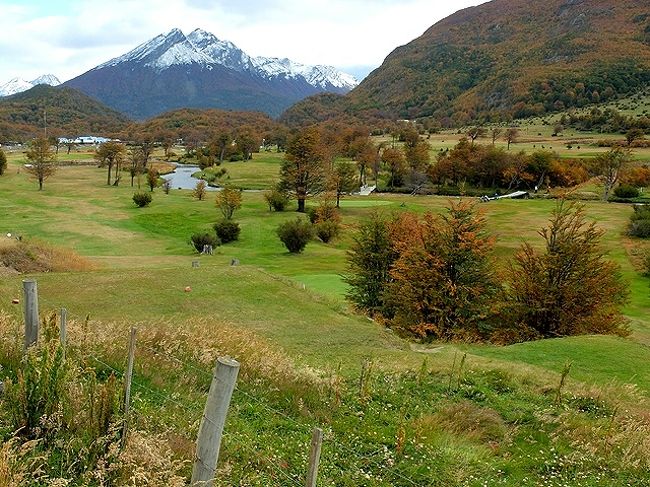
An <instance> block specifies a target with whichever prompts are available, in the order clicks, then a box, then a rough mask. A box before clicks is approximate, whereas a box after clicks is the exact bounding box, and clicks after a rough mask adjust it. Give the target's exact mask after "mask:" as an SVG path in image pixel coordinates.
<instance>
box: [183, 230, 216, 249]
mask: <svg viewBox="0 0 650 487" xmlns="http://www.w3.org/2000/svg"><path fill="white" fill-rule="evenodd" d="M190 241H191V243H192V245H193V246H194V248H195V249H196V251H197V252H203V247H204V246H206V245H211V246H212V247H213V248H214V247H218V246H219V245H221V241H220V240H219V237H217V236H216V235H211V234H209V233H207V232H205V233H195V234H194V235H192V236H191V237H190Z"/></svg>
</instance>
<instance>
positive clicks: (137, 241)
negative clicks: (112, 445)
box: [0, 154, 650, 486]
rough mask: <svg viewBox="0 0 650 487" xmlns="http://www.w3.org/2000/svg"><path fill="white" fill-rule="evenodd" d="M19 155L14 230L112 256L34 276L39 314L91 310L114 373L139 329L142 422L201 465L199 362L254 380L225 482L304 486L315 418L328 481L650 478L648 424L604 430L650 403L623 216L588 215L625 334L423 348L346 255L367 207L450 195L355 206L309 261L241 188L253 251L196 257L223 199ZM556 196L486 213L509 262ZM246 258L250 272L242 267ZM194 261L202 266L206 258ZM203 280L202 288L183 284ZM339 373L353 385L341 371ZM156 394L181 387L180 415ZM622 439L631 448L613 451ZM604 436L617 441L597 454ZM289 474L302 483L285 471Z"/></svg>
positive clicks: (273, 166)
mask: <svg viewBox="0 0 650 487" xmlns="http://www.w3.org/2000/svg"><path fill="white" fill-rule="evenodd" d="M80 158H82V157H80ZM279 162H280V159H279V157H277V156H276V155H272V156H268V159H265V158H263V157H262V156H260V160H259V161H258V162H254V164H255V165H253V164H250V163H242V162H237V163H231V164H232V165H230V164H229V165H228V166H227V167H228V170H229V174H230V175H231V180H232V181H238V182H239V183H240V184H245V185H246V186H247V187H250V188H263V187H266V185H267V184H268V183H269V181H270V179H269V178H271V177H272V174H273V173H274V171H275V172H277V168H278V167H279ZM21 163H22V158H21V155H19V154H12V155H11V157H10V166H9V170H8V172H7V174H5V175H4V176H3V177H0V198H1V199H0V236H1V235H5V234H6V233H7V232H11V233H12V234H16V235H22V236H23V237H24V238H28V239H39V240H44V241H47V242H50V243H52V244H55V245H59V246H62V247H69V248H72V249H75V250H76V251H77V252H78V253H80V254H82V255H83V256H87V257H89V258H90V259H92V260H93V261H94V262H96V263H97V265H98V268H97V269H95V270H89V271H86V272H68V273H47V274H40V275H35V276H30V277H35V278H36V279H37V280H38V285H39V290H40V303H41V309H42V310H47V309H57V308H59V307H62V306H65V307H67V309H68V311H69V316H70V317H71V318H72V319H73V320H76V321H77V322H80V321H83V320H84V318H85V317H86V316H87V315H90V319H91V321H90V325H91V326H94V327H95V329H94V332H95V333H96V334H97V335H98V336H100V337H101V336H104V335H110V336H111V337H117V338H115V339H113V338H111V339H107V338H104V340H105V345H104V346H105V353H107V355H108V358H105V360H108V361H109V364H113V366H115V367H118V368H119V367H120V366H122V365H123V349H124V343H123V340H125V339H126V334H127V330H128V327H129V326H130V325H134V324H135V325H138V326H139V327H140V328H141V329H142V330H143V331H142V334H143V338H142V344H143V348H142V352H141V353H142V357H143V358H142V362H141V364H140V365H139V366H138V367H139V368H138V369H137V371H136V374H137V375H138V377H139V381H140V386H139V388H136V391H137V395H136V407H137V408H139V411H141V412H142V417H141V419H140V421H141V422H140V426H141V427H143V428H145V429H146V428H149V429H154V427H156V428H159V429H164V430H167V427H168V425H170V424H173V425H174V428H176V429H175V430H174V432H173V433H169V435H170V437H171V438H173V444H174V445H175V446H174V452H175V454H177V455H179V456H180V457H181V458H191V444H192V442H193V439H194V436H193V435H195V433H196V428H197V427H198V426H197V424H198V423H196V422H192V421H191V420H192V418H193V417H194V416H191V417H190V418H189V419H188V417H187V412H186V411H185V412H184V411H183V407H186V408H188V409H190V410H191V411H192V414H194V413H196V414H195V416H196V417H200V410H201V407H202V403H201V401H202V397H203V395H204V393H205V390H206V389H205V388H206V379H205V377H203V376H202V375H201V373H200V371H199V372H197V371H196V370H195V369H193V368H187V367H186V366H187V363H190V364H194V365H193V367H202V368H204V370H205V373H206V374H207V377H208V379H209V375H210V374H209V367H210V365H211V363H210V360H209V359H206V358H205V357H211V356H212V355H213V354H214V353H216V352H215V350H219V352H220V353H224V352H225V353H231V354H233V355H237V354H242V355H241V357H240V358H241V359H242V361H243V363H244V366H243V369H244V370H246V372H245V374H244V377H243V378H242V382H241V389H240V390H239V391H237V392H236V396H235V400H234V404H235V405H234V406H233V411H232V412H231V416H230V417H229V423H228V426H227V431H229V432H231V436H228V437H227V438H226V440H225V443H224V456H225V462H226V465H225V466H224V467H223V471H221V473H220V475H222V478H224V479H229V480H226V482H228V481H230V482H231V483H232V485H256V486H262V485H294V484H295V482H298V481H299V479H300V478H301V477H300V475H302V473H301V472H302V467H303V462H304V455H305V447H306V442H307V441H308V432H309V427H310V426H312V425H313V424H327V425H328V428H330V430H329V431H330V433H329V434H330V437H329V438H330V443H329V445H330V446H329V447H327V448H330V450H327V451H326V452H325V454H324V455H325V456H324V459H323V462H322V479H323V485H328V486H335V485H336V486H338V485H345V486H353V485H355V486H356V485H367V486H390V485H412V483H409V481H404V479H403V476H406V477H408V478H412V479H416V482H419V485H441V486H442V485H471V486H474V485H476V486H480V485H484V482H486V481H489V482H490V483H489V485H493V484H494V485H510V486H515V485H585V486H596V485H645V484H644V483H643V482H645V481H648V478H647V477H642V476H640V475H641V474H639V473H638V472H639V471H640V467H639V465H642V464H643V461H644V460H638V459H637V458H636V457H634V456H633V455H631V454H630V456H629V457H625V459H623V460H622V459H620V458H619V457H617V456H616V455H618V453H616V452H617V451H619V450H617V448H623V446H621V445H624V444H626V443H625V442H635V444H641V445H642V444H643V441H644V440H642V438H644V436H643V435H644V433H643V431H644V430H642V429H638V430H635V429H634V427H633V426H634V425H633V424H629V425H628V424H627V423H625V424H622V425H621V426H620V428H621V430H620V431H622V432H621V433H620V435H619V436H614V433H611V436H607V435H609V434H610V433H607V431H608V430H607V428H611V424H612V423H613V422H614V420H615V419H617V418H619V416H617V414H618V412H617V409H616V407H612V406H610V405H609V404H610V403H609V402H607V401H610V400H611V401H613V400H614V399H616V400H620V401H624V402H623V403H622V404H623V406H621V407H625V408H630V410H633V409H635V408H637V409H640V410H641V411H645V406H644V405H645V404H647V402H646V401H648V400H649V399H650V371H649V370H650V369H648V367H647V364H648V362H650V348H649V347H650V289H649V286H650V279H648V278H645V277H642V276H641V275H640V273H639V272H638V269H636V268H635V265H636V264H637V263H638V262H637V260H638V256H639V255H640V253H641V252H642V249H643V248H648V245H647V244H643V243H641V242H639V241H634V240H630V239H629V238H627V237H626V236H625V227H626V225H627V221H628V218H629V215H630V213H631V212H632V210H631V208H630V207H629V206H628V205H621V204H606V203H601V202H589V203H587V209H588V215H589V217H590V218H591V219H593V220H594V221H596V222H597V223H598V225H599V226H600V227H602V228H603V229H605V230H606V234H605V237H604V239H603V245H604V246H605V248H606V249H607V250H608V252H609V255H610V256H611V258H612V259H614V260H615V261H616V262H618V264H619V265H620V266H621V269H622V272H623V274H624V276H625V278H626V279H627V280H628V282H629V283H630V302H629V304H628V306H627V307H626V309H625V313H626V315H627V316H628V317H629V319H630V327H631V330H632V334H631V336H630V337H628V338H615V337H602V336H587V337H574V338H565V339H557V340H546V341H539V342H531V343H525V344H519V345H513V346H508V347H496V346H491V345H469V344H448V343H433V344H412V343H409V342H407V341H405V340H402V339H400V338H399V337H397V336H395V334H394V333H392V332H390V331H389V330H386V329H385V328H384V327H382V326H381V325H380V324H378V323H374V322H372V321H370V320H369V319H367V318H366V317H363V316H360V315H358V314H355V313H354V312H353V311H352V310H351V309H350V308H349V306H348V304H347V303H346V301H345V299H344V295H345V291H346V288H345V284H344V282H343V281H342V279H341V274H342V273H344V272H345V269H346V264H345V257H346V250H347V249H348V248H349V245H350V242H351V238H352V232H353V230H354V227H355V226H356V225H357V224H358V223H359V222H361V221H363V220H364V219H365V218H368V216H369V215H370V214H371V212H373V211H382V212H398V211H415V212H419V213H423V212H426V211H433V212H440V211H443V209H444V208H445V206H446V204H447V199H446V198H438V197H412V196H398V195H388V194H380V195H374V196H371V197H367V198H361V197H345V198H344V199H343V200H342V204H341V213H342V217H343V225H344V231H343V234H342V236H341V237H340V238H339V239H338V240H335V241H334V242H333V243H331V244H329V245H325V244H322V243H316V242H312V243H310V244H308V245H307V248H306V250H305V252H304V253H303V254H300V255H291V254H289V253H288V252H287V251H286V249H285V248H284V246H283V245H282V244H281V242H280V241H279V239H278V238H277V236H276V234H275V229H276V227H277V225H278V224H279V223H280V222H282V221H284V220H287V219H293V218H296V216H297V215H296V213H295V212H293V211H288V212H285V213H272V212H269V211H268V208H267V206H266V203H265V202H264V199H263V194H262V193H261V192H259V191H252V192H246V193H244V195H243V207H242V209H241V210H239V211H238V212H236V213H235V219H236V220H237V221H238V222H240V224H241V228H242V231H241V236H240V240H239V241H238V242H235V243H232V244H228V245H225V246H222V247H219V248H218V249H217V251H216V252H215V255H213V256H198V255H197V254H196V253H195V252H194V250H193V248H192V247H191V246H190V244H189V236H190V235H191V234H192V233H194V232H196V231H199V230H206V231H211V225H212V224H213V223H214V222H215V221H216V220H217V219H218V218H219V216H220V215H219V214H218V210H217V209H216V207H215V205H214V194H210V195H209V196H208V199H207V200H206V201H197V200H195V199H193V198H192V197H191V196H190V192H189V191H185V190H172V191H171V193H170V194H169V195H165V194H164V193H163V192H162V190H161V189H157V190H156V191H155V192H154V195H153V202H152V204H151V205H150V206H149V207H147V208H142V209H138V208H136V207H135V206H134V204H133V202H132V201H131V195H132V193H133V188H131V187H130V186H129V184H128V180H127V179H126V178H124V179H123V182H122V184H121V185H120V186H119V187H112V186H107V185H106V184H105V172H104V170H102V169H98V168H96V167H93V166H82V167H63V168H61V169H60V171H59V172H58V173H57V174H56V175H55V176H54V177H53V178H51V179H50V180H47V181H46V182H45V186H44V190H43V191H41V192H39V191H37V185H36V183H35V182H33V181H31V180H29V179H28V177H27V175H26V174H25V173H24V171H22V170H21ZM247 164H250V165H247ZM235 168H236V169H235ZM258 176H259V179H260V180H259V181H257V178H258ZM246 181H247V182H246ZM554 205H555V202H554V201H551V200H543V199H535V200H528V201H505V200H504V201H496V202H490V203H488V204H482V205H481V209H483V210H484V211H485V212H486V216H487V221H488V228H489V230H490V232H491V233H492V234H493V235H494V236H495V237H496V248H495V254H496V257H497V265H498V266H499V267H503V266H505V265H506V263H507V260H508V259H509V258H510V257H511V256H512V255H513V253H514V252H515V251H516V249H517V248H518V247H519V245H520V244H521V242H522V241H523V240H528V241H530V242H532V243H533V244H535V245H541V239H540V238H539V237H538V235H537V231H538V230H539V229H540V228H541V227H542V226H543V225H545V223H546V221H547V219H548V217H549V214H550V211H551V210H552V208H553V207H554ZM0 238H4V237H0ZM232 259H238V260H239V261H240V265H238V266H231V265H230V264H231V260H232ZM195 260H198V261H199V264H200V266H199V267H198V268H193V267H192V261H195ZM25 277H26V276H24V275H23V276H10V275H7V276H5V275H0V312H5V313H8V314H9V315H10V316H13V317H15V318H16V319H17V320H20V319H21V313H22V311H21V307H20V306H16V305H12V304H11V300H12V298H14V297H20V293H21V279H24V278H25ZM188 286H189V287H190V288H191V292H186V291H185V288H186V287H188ZM84 333H85V332H84ZM78 335H79V336H81V332H79V331H78ZM84 337H85V335H84ZM84 340H85V338H84ZM215 343H218V344H219V345H218V346H217V345H215ZM97 347H99V346H97ZM144 347H149V348H144ZM106 350H108V352H106ZM158 352H159V353H158ZM167 353H169V354H174V356H180V357H182V358H183V359H184V360H185V361H187V362H186V363H185V365H183V366H182V367H186V368H181V369H179V368H178V366H177V365H174V364H170V362H165V360H166V359H165V356H166V355H165V354H167ZM465 353H466V354H467V355H466V357H465V358H463V359H461V357H463V356H464V354H465ZM424 360H426V362H424V363H423V361H424ZM461 360H462V364H463V365H462V366H460V368H459V364H460V363H461ZM364 361H366V363H372V364H373V367H374V369H373V370H374V372H373V374H375V376H374V377H375V378H374V380H373V381H371V383H370V385H369V386H368V387H369V391H368V392H367V396H366V395H364V394H365V393H361V392H363V390H364V389H363V387H361V386H359V371H360V368H361V364H362V363H364ZM567 362H570V363H572V368H571V372H570V374H569V377H568V383H567V385H566V399H565V401H564V402H562V403H558V402H557V400H556V399H554V398H555V392H554V391H555V388H556V387H557V383H558V380H559V374H560V372H561V371H562V369H563V367H564V366H565V364H566V363H567ZM286 364H289V365H286ZM294 365H295V368H296V370H298V371H301V372H300V373H298V372H294V371H293V369H292V368H291V367H294ZM102 370H103V369H102ZM278 370H282V372H278ZM418 371H419V372H418ZM108 372H109V370H108V369H106V370H103V372H102V373H104V374H108ZM294 373H295V374H296V375H295V377H294V375H292V374H294ZM339 373H340V374H341V377H342V381H343V383H339V382H337V381H334V379H332V377H334V376H335V375H336V374H339ZM282 374H286V376H285V375H282ZM306 384H309V385H306ZM313 384H315V385H313ZM344 386H345V387H344ZM145 387H146V388H149V389H151V388H153V391H154V392H150V391H149V390H148V389H146V388H145ZM156 391H158V392H156ZM314 391H317V392H314ZM156 394H158V395H160V394H163V395H169V394H173V396H170V397H172V398H173V401H175V404H176V405H174V404H171V405H167V404H165V403H164V401H162V402H161V401H160V400H159V399H157V396H156ZM244 394H252V395H254V396H255V397H256V398H257V399H256V401H257V400H259V404H258V403H257V402H255V401H252V400H250V399H249V398H248V396H245V395H244ZM323 398H327V401H330V402H325V403H324V402H322V401H323ZM178 404H180V406H178ZM260 404H261V405H260ZM165 408H166V409H165ZM269 408H273V409H271V410H269ZM274 410H275V411H277V410H281V411H282V414H277V413H273V411H274ZM269 411H271V413H270V414H268V413H269ZM284 414H286V415H289V417H285V416H284ZM621 422H624V418H621ZM617 424H618V423H617ZM179 425H180V426H179ZM608 425H609V426H608ZM617 427H618V426H617ZM181 430H182V431H181ZM617 431H619V430H617ZM617 434H618V433H617ZM591 435H593V436H591ZM603 438H609V439H607V440H604V439H603ZM608 441H611V442H614V443H615V444H616V445H617V446H616V447H615V448H612V449H610V450H608V449H607V448H609V447H608V446H607V445H608V443H607V442H608ZM599 442H601V443H603V445H604V446H602V447H601V446H593V445H595V444H598V445H600V443H599ZM617 442H618V443H617ZM335 445H336V446H335ZM341 445H344V446H345V448H349V449H350V451H346V450H344V449H339V447H341V448H343V446H341ZM576 445H578V446H576ZM590 448H593V452H592V451H591V450H590ZM640 448H641V447H640ZM247 449H249V450H251V451H252V452H253V453H250V451H248V450H247ZM641 451H644V450H643V449H642V448H641ZM612 452H614V453H612ZM635 462H636V463H635ZM639 462H641V463H639ZM376 464H380V466H381V468H378V467H377V466H376ZM395 465H397V467H399V469H397V467H395V468H393V467H394V466H395ZM600 465H605V466H604V467H602V470H601V467H600ZM277 468H281V469H284V472H285V474H286V475H287V476H288V477H289V478H290V479H293V480H294V481H295V482H291V481H287V480H286V478H284V477H283V476H282V475H280V476H278V475H277V472H276V470H277ZM378 472H380V474H378ZM603 472H604V473H603ZM575 475H580V476H582V477H580V478H581V479H582V480H580V481H579V483H575V482H574V483H572V482H573V479H574V476H575ZM637 481H638V482H637ZM246 482H248V483H246ZM527 482H528V483H527ZM529 482H532V483H529ZM542 482H546V483H542ZM562 482H564V483H562ZM228 485H230V484H228Z"/></svg>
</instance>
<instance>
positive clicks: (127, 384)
mask: <svg viewBox="0 0 650 487" xmlns="http://www.w3.org/2000/svg"><path fill="white" fill-rule="evenodd" d="M136 331H137V330H136V329H135V328H134V327H131V334H130V336H129V361H128V364H127V366H126V373H125V374H124V424H123V425H122V439H121V445H122V448H124V445H125V444H126V435H127V433H128V430H129V419H130V418H129V414H130V412H131V379H132V378H133V361H134V360H135V334H136Z"/></svg>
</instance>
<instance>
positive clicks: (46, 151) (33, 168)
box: [25, 137, 56, 191]
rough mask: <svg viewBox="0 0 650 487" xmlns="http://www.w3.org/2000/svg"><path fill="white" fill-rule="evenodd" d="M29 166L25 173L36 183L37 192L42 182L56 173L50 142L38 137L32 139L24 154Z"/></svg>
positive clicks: (54, 157) (40, 188) (54, 155)
mask: <svg viewBox="0 0 650 487" xmlns="http://www.w3.org/2000/svg"><path fill="white" fill-rule="evenodd" d="M25 155H26V156H27V159H28V160H29V162H30V164H29V166H28V167H27V172H28V173H30V174H31V175H32V176H33V177H34V178H36V180H37V181H38V190H39V191H41V190H42V189H43V181H45V180H46V179H48V178H49V177H50V176H52V175H53V174H54V173H55V172H56V154H55V153H54V151H53V150H52V146H51V145H50V141H49V140H47V139H46V138H43V137H39V138H37V139H34V140H33V141H32V142H31V144H30V146H29V149H28V150H27V152H26V153H25Z"/></svg>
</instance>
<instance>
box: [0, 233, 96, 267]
mask: <svg viewBox="0 0 650 487" xmlns="http://www.w3.org/2000/svg"><path fill="white" fill-rule="evenodd" d="M0 267H5V268H6V269H8V270H9V272H10V271H11V270H13V271H15V272H18V273H34V272H79V271H90V270H93V269H96V268H97V266H96V265H95V264H94V263H92V262H91V261H90V260H89V259H87V258H85V257H82V256H81V255H79V254H77V253H76V252H75V251H73V250H71V249H67V248H61V247H55V246H53V245H50V244H47V243H44V242H38V241H35V240H16V239H10V238H0Z"/></svg>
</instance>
